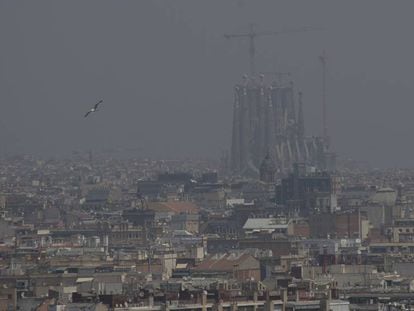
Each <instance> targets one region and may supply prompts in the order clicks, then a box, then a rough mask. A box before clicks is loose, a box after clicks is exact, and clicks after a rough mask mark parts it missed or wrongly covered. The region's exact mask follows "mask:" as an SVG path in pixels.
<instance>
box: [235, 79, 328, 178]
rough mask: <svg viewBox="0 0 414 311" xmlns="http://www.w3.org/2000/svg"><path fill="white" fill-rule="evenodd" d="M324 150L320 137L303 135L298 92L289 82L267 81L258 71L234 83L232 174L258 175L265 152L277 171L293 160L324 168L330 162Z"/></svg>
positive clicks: (300, 96)
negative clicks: (271, 82) (257, 74)
mask: <svg viewBox="0 0 414 311" xmlns="http://www.w3.org/2000/svg"><path fill="white" fill-rule="evenodd" d="M296 101H297V103H296ZM327 151H328V150H327V146H326V144H325V143H324V139H323V138H322V137H306V136H305V120H304V114H303V102H302V94H301V93H300V92H299V93H298V94H297V95H295V90H294V85H293V83H292V82H290V83H287V84H283V85H282V84H280V85H277V84H275V83H273V84H269V83H267V82H265V80H264V76H263V75H262V76H260V79H259V80H254V79H251V80H249V79H248V78H247V77H244V81H243V82H242V83H241V84H238V85H236V87H235V89H234V107H233V133H232V146H231V169H232V172H233V173H234V174H239V175H245V176H258V175H259V174H260V165H261V164H262V163H263V160H264V159H265V157H266V155H269V156H270V158H271V160H272V161H273V163H274V165H275V167H276V170H277V172H281V173H284V172H287V171H288V170H289V169H290V168H291V167H292V165H293V164H294V163H305V164H307V165H311V166H315V167H316V168H318V169H321V170H327V169H330V166H332V165H333V164H332V163H331V162H332V160H331V157H332V156H331V155H330V154H329V153H328V152H327ZM328 158H329V159H328Z"/></svg>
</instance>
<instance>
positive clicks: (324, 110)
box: [319, 50, 330, 149]
mask: <svg viewBox="0 0 414 311" xmlns="http://www.w3.org/2000/svg"><path fill="white" fill-rule="evenodd" d="M326 60H327V58H326V53H325V50H323V51H322V55H320V56H319V61H320V62H321V65H322V135H323V140H324V143H325V147H326V148H327V149H329V143H330V141H329V134H328V122H327V107H326Z"/></svg>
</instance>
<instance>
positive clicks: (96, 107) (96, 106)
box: [94, 99, 103, 109]
mask: <svg viewBox="0 0 414 311" xmlns="http://www.w3.org/2000/svg"><path fill="white" fill-rule="evenodd" d="M102 102H103V99H101V100H100V101H98V102H97V103H96V104H95V107H94V108H95V109H98V106H99V105H100V104H102Z"/></svg>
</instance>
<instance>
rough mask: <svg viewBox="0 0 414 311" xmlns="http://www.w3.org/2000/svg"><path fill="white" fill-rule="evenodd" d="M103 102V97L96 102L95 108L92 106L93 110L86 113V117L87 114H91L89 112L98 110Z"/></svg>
mask: <svg viewBox="0 0 414 311" xmlns="http://www.w3.org/2000/svg"><path fill="white" fill-rule="evenodd" d="M102 102H103V99H101V100H100V101H98V102H97V103H96V104H95V106H93V108H92V109H91V110H89V111H88V112H87V113H86V114H85V118H86V117H87V116H89V114H90V113H92V112H96V111H98V107H99V105H100V104H102Z"/></svg>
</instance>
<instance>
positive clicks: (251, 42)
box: [224, 24, 322, 76]
mask: <svg viewBox="0 0 414 311" xmlns="http://www.w3.org/2000/svg"><path fill="white" fill-rule="evenodd" d="M319 30H322V29H320V28H313V27H302V28H297V29H287V30H281V31H260V32H256V31H255V29H254V24H250V29H249V32H246V33H232V34H225V35H224V37H225V38H226V39H236V38H242V39H243V38H248V39H249V66H250V75H251V76H253V75H254V74H255V73H256V69H255V54H256V43H255V40H256V38H257V37H263V36H278V35H282V34H290V33H300V32H307V31H319Z"/></svg>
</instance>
